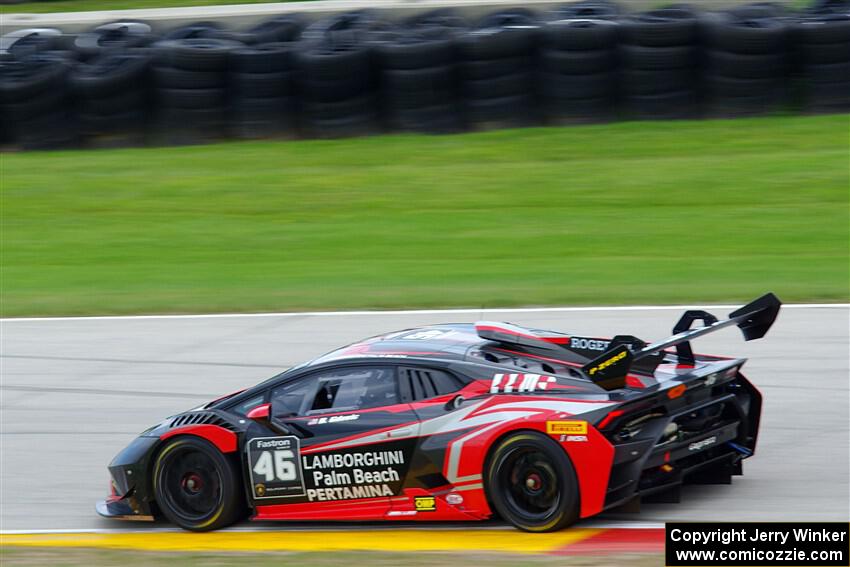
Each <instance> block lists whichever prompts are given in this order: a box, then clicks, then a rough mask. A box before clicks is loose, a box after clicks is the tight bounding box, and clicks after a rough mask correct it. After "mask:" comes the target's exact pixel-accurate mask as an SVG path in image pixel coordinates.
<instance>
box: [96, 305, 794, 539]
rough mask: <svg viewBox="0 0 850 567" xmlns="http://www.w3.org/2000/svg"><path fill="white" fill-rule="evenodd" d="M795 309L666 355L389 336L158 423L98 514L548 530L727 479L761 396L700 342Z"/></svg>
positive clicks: (126, 453) (753, 426) (748, 441)
mask: <svg viewBox="0 0 850 567" xmlns="http://www.w3.org/2000/svg"><path fill="white" fill-rule="evenodd" d="M780 305H781V303H780V301H779V300H778V299H777V298H776V296H774V295H773V294H767V295H765V296H763V297H761V298H759V299H757V300H755V301H753V302H752V303H750V304H748V305H746V306H744V307H741V308H740V309H738V310H736V311H734V312H732V313H731V314H730V315H729V318H728V319H726V320H723V321H718V320H717V319H716V318H715V317H714V316H712V315H711V314H709V313H706V312H705V311H687V312H685V314H684V315H683V316H682V318H681V319H680V320H679V322H678V324H677V325H676V326H675V328H674V330H673V332H674V334H673V336H671V337H669V338H667V339H664V340H662V341H659V342H656V343H652V344H647V343H645V342H644V341H642V340H640V339H638V338H636V337H633V336H624V335H620V336H616V337H614V338H612V339H608V338H596V337H583V336H576V335H572V334H570V335H567V334H562V333H557V332H550V331H541V330H537V329H526V328H522V327H518V326H515V325H511V324H506V323H491V322H480V323H476V324H474V325H473V324H446V325H434V326H430V327H422V328H417V329H410V330H405V331H399V332H394V333H390V334H387V335H382V336H379V337H374V338H371V339H368V340H365V341H363V342H360V343H357V344H354V345H351V346H348V347H345V348H342V349H340V350H337V351H334V352H331V353H329V354H327V355H325V356H322V357H320V358H318V359H316V360H313V361H311V362H308V363H306V364H303V365H301V366H298V367H296V368H292V369H290V370H287V371H286V372H284V373H282V374H280V375H278V376H275V377H273V378H271V379H269V380H267V381H265V382H262V383H261V384H258V385H256V386H254V387H252V388H248V389H247V390H244V391H241V392H239V393H236V394H231V395H230V396H227V397H224V398H220V399H218V400H215V401H213V402H210V403H209V404H207V405H205V406H202V407H200V408H196V409H194V410H191V411H187V412H185V413H181V414H179V415H176V416H173V417H170V418H168V419H166V420H165V421H163V422H162V423H160V424H158V425H156V426H154V427H152V428H150V429H148V430H147V431H145V432H144V433H142V434H141V435H140V436H139V437H138V438H137V439H136V440H135V441H133V442H132V443H131V444H130V445H129V446H128V447H127V448H126V449H124V450H123V451H122V452H121V453H120V454H119V455H118V456H117V457H116V458H115V459H114V460H113V461H112V463H111V465H110V466H109V471H110V473H111V475H112V490H111V495H110V496H109V497H108V498H107V499H106V500H105V501H102V502H99V503H98V504H97V511H98V512H99V513H100V514H101V515H103V516H107V517H120V518H123V519H148V520H149V519H153V518H154V517H156V516H158V515H163V516H165V517H166V518H168V519H169V520H170V521H172V522H173V523H175V524H177V525H179V526H182V527H183V528H186V529H190V530H198V531H200V530H212V529H215V528H220V527H222V526H226V525H228V524H230V523H233V522H235V521H237V520H239V519H241V518H243V517H245V516H247V515H248V514H251V517H252V518H253V519H254V520H379V519H387V520H391V519H396V520H482V519H486V518H490V517H493V516H494V515H498V516H500V517H502V518H503V519H504V520H507V521H508V522H510V523H511V524H513V525H515V526H516V527H518V528H520V529H523V530H527V531H533V532H543V531H551V530H557V529H560V528H563V527H565V526H568V525H570V524H572V523H573V522H575V521H576V520H578V519H579V518H587V517H589V516H593V515H594V514H598V513H600V512H601V511H603V510H606V509H610V508H613V507H618V506H623V505H627V504H633V503H635V502H639V499H640V498H642V497H646V496H648V495H651V494H653V493H659V492H665V493H666V494H671V493H672V494H677V491H678V488H679V486H680V485H682V484H683V483H684V482H688V481H692V482H711V483H717V482H728V481H729V480H730V478H731V476H732V475H736V474H741V472H742V469H741V461H742V460H743V459H745V458H747V457H749V456H751V455H752V454H753V451H754V449H755V445H756V436H757V434H758V426H759V415H760V413H761V395H760V394H759V392H758V390H756V388H755V387H754V386H753V385H752V384H751V383H750V382H749V381H748V380H747V379H746V378H744V376H743V375H742V374H741V372H740V369H741V366H742V365H743V364H744V362H745V360H744V359H730V358H724V357H719V356H707V355H695V354H693V352H692V350H691V346H690V342H689V341H690V340H692V339H694V338H696V337H699V336H701V335H704V334H707V333H710V332H712V331H715V330H718V329H722V328H724V327H728V326H732V325H737V326H738V327H739V328H740V329H741V331H742V332H743V335H744V339H745V340H752V339H758V338H761V337H762V336H764V334H765V333H766V332H767V330H768V329H769V328H770V326H771V325H772V324H773V321H774V320H775V319H776V316H777V314H778V312H779V308H780ZM696 321H701V322H702V325H703V326H701V327H697V328H693V329H692V328H691V327H692V325H693V323H694V322H696Z"/></svg>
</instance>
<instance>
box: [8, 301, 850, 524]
mask: <svg viewBox="0 0 850 567" xmlns="http://www.w3.org/2000/svg"><path fill="white" fill-rule="evenodd" d="M710 310H711V311H714V312H715V313H716V314H718V315H721V314H726V313H728V309H726V308H716V309H710ZM679 314H680V312H679V310H678V309H670V308H631V309H616V308H615V309H607V308H598V309H597V308H591V309H576V310H568V309H566V310H528V311H519V310H509V311H506V312H492V311H488V312H485V313H479V312H473V311H456V312H448V311H443V312H440V311H431V312H404V313H380V314H375V313H360V314H283V315H264V316H250V315H246V316H238V315H236V316H213V317H185V318H182V317H152V318H93V319H46V320H4V321H2V322H0V333H1V334H0V355H2V356H0V375H2V381H0V530H3V531H7V532H9V531H19V530H20V531H32V530H127V529H138V530H142V531H145V530H161V529H163V527H164V526H163V525H162V524H155V525H151V524H145V523H141V524H136V523H127V522H111V521H108V520H104V519H101V518H99V517H98V516H97V515H96V514H95V512H94V502H95V501H96V500H98V499H100V498H102V497H103V496H104V495H105V493H106V491H107V484H108V474H107V471H106V465H107V463H108V462H109V461H110V459H111V458H112V456H113V455H114V454H115V453H117V452H118V451H119V450H120V449H121V448H122V447H124V446H125V445H126V444H127V443H128V442H129V441H130V440H131V439H133V438H134V437H135V436H136V435H137V434H138V433H139V432H140V431H142V430H143V429H145V428H147V427H148V426H150V425H152V424H154V423H157V422H159V421H160V420H161V419H163V418H164V417H166V416H168V415H171V414H174V413H176V412H179V411H182V410H185V409H188V408H191V407H193V406H195V405H198V404H200V403H202V402H205V401H207V400H209V399H211V398H213V397H216V396H218V395H221V394H224V393H228V392H230V391H233V390H237V389H240V388H242V387H245V386H249V385H252V384H254V383H256V382H257V381H259V380H261V379H264V378H267V377H269V376H272V375H274V374H276V373H278V372H279V371H281V370H283V369H285V368H287V367H289V366H292V365H295V364H297V363H300V362H302V361H304V360H305V359H307V358H310V357H313V356H316V355H319V354H322V353H324V352H326V351H328V350H331V349H333V348H335V347H337V346H340V345H343V344H347V343H350V342H353V341H355V340H357V339H360V338H363V337H366V336H371V335H375V334H379V333H383V332H387V331H391V330H396V329H403V328H408V327H412V326H417V325H422V324H428V323H438V322H450V321H455V322H461V321H475V320H479V319H487V320H505V321H511V322H515V323H518V324H522V325H529V326H537V327H543V328H551V329H557V330H563V331H567V332H575V333H581V334H588V335H599V336H610V335H611V334H614V333H629V334H634V335H637V336H639V337H641V338H643V339H645V340H653V339H659V338H662V337H666V336H668V335H669V334H670V330H671V328H672V325H673V323H674V322H675V321H676V319H677V318H678V316H679ZM848 333H850V308H848V306H786V308H784V309H783V311H782V312H781V313H780V316H779V319H778V320H777V322H776V324H775V325H774V327H773V329H772V330H771V332H770V333H769V334H768V336H767V337H766V338H765V339H763V340H760V341H753V342H749V343H745V342H743V341H742V340H741V337H740V334H739V333H738V331H737V330H735V329H727V330H723V331H720V332H718V333H716V334H713V335H711V336H708V337H704V338H702V339H699V341H698V343H697V344H698V348H696V349H695V350H697V351H698V352H708V353H719V354H725V355H730V356H740V357H747V358H749V359H750V361H749V362H748V363H747V365H746V366H745V368H744V369H745V373H746V374H747V375H748V376H749V378H750V379H751V380H752V381H753V382H755V384H756V385H757V386H758V387H759V388H760V389H761V391H762V393H763V394H764V398H765V406H764V413H763V416H762V429H761V436H760V439H759V445H758V451H757V454H756V456H755V457H753V458H752V459H749V460H748V461H746V463H745V466H744V471H745V474H744V476H743V477H736V478H735V479H734V482H733V484H732V485H731V486H723V485H721V486H690V487H687V488H686V490H685V491H684V495H683V500H682V502H681V503H679V504H651V505H644V507H643V509H642V511H641V512H640V513H639V514H605V515H602V516H601V517H600V518H599V519H597V520H596V521H592V522H583V523H582V524H581V525H583V526H585V527H594V526H597V525H600V520H601V521H602V522H605V523H606V524H607V525H611V523H612V522H616V523H619V524H620V525H635V526H638V525H644V526H645V525H647V524H648V523H649V524H657V523H660V522H664V521H667V520H694V521H699V520H703V521H726V520H730V521H731V520H740V521H758V520H766V521H795V520H801V521H815V520H823V521H827V520H832V521H847V520H848V518H850V418H848V416H850V389H848V376H850V367H848V366H850V365H849V364H848V362H849V361H850V337H848ZM622 522H625V524H622ZM415 526H416V525H415V524H414V525H412V524H409V523H408V524H404V525H399V524H387V525H386V529H399V528H401V527H406V528H411V527H415ZM427 526H428V525H427V524H425V525H423V527H427ZM318 527H319V526H317V525H316V524H272V525H269V524H265V525H255V524H244V525H243V526H240V527H239V528H237V529H280V530H314V529H317V528H318ZM350 527H351V528H353V527H355V526H350ZM454 527H457V528H463V527H471V526H468V525H467V526H464V525H457V524H456V525H454V526H452V525H446V524H442V525H440V526H434V528H441V529H447V528H454ZM491 527H492V528H494V529H500V528H501V526H499V525H494V526H491ZM337 528H339V526H337ZM370 528H371V529H375V528H379V529H380V528H382V526H375V525H373V526H370Z"/></svg>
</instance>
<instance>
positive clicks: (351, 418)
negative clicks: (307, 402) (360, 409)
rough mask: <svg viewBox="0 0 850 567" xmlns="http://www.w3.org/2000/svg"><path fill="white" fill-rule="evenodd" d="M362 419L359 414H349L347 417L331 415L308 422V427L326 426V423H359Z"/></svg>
mask: <svg viewBox="0 0 850 567" xmlns="http://www.w3.org/2000/svg"><path fill="white" fill-rule="evenodd" d="M358 419H360V414H359V413H349V414H345V415H330V416H327V417H314V418H313V419H311V420H310V421H308V422H307V425H324V424H326V423H343V422H346V421H357V420H358Z"/></svg>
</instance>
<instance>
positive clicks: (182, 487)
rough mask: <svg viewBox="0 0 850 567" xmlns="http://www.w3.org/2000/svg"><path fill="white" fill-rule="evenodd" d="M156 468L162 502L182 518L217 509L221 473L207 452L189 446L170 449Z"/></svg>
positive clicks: (194, 517)
mask: <svg viewBox="0 0 850 567" xmlns="http://www.w3.org/2000/svg"><path fill="white" fill-rule="evenodd" d="M160 470H161V472H160V482H161V484H162V494H163V496H164V498H165V500H166V504H167V506H168V507H169V509H170V510H171V511H172V512H173V513H174V514H176V515H177V516H179V517H180V518H181V519H182V520H184V521H186V522H198V521H201V520H205V519H207V518H208V517H209V516H211V515H212V514H214V513H215V512H216V511H217V510H218V509H219V507H220V505H221V473H220V471H219V469H218V466H217V465H216V463H215V461H213V459H212V458H211V457H210V456H209V455H207V454H205V453H203V452H201V451H198V450H197V449H194V448H191V447H182V448H178V449H174V450H172V451H171V453H169V454H168V455H167V456H166V458H165V460H164V462H163V463H162V468H161V469H160Z"/></svg>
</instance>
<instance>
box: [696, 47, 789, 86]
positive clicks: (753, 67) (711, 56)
mask: <svg viewBox="0 0 850 567" xmlns="http://www.w3.org/2000/svg"><path fill="white" fill-rule="evenodd" d="M705 66H706V68H707V69H708V71H709V73H711V74H714V75H723V76H724V77H737V78H740V79H764V78H768V77H776V76H778V75H781V74H782V73H783V72H784V70H785V68H786V66H787V61H786V59H785V58H784V57H783V56H782V55H780V54H775V53H767V54H763V53H757V54H755V55H746V54H742V53H729V52H728V51H708V52H706V53H705Z"/></svg>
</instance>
